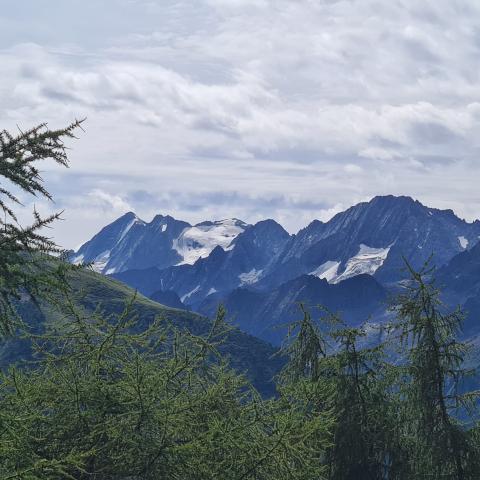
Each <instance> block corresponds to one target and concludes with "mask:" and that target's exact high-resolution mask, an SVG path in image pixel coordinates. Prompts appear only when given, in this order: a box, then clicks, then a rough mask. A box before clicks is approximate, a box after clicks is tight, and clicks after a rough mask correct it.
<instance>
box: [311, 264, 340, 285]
mask: <svg viewBox="0 0 480 480" xmlns="http://www.w3.org/2000/svg"><path fill="white" fill-rule="evenodd" d="M339 266H340V262H334V261H332V260H328V261H327V262H325V263H322V264H321V265H320V266H319V267H317V268H316V269H315V270H313V272H310V275H315V276H316V277H318V278H324V279H325V280H326V281H327V282H331V281H332V280H334V279H335V277H336V276H337V271H338V267H339Z"/></svg>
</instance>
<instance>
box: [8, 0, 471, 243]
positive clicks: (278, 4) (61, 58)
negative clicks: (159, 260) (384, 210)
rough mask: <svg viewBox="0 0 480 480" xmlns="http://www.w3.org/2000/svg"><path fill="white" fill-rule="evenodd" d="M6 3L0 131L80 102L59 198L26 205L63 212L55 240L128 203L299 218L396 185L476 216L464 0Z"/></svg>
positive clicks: (57, 173)
mask: <svg viewBox="0 0 480 480" xmlns="http://www.w3.org/2000/svg"><path fill="white" fill-rule="evenodd" d="M0 15H1V16H0V75H1V78H2V80H1V82H0V129H3V128H7V129H10V130H15V129H16V128H17V125H18V126H19V127H21V128H23V129H25V128H28V127H30V126H33V125H34V124H36V123H39V122H43V121H47V122H48V123H49V125H50V126H51V127H52V128H55V127H60V126H64V125H65V124H67V123H69V122H70V121H72V120H73V119H74V118H82V117H87V121H86V123H85V130H86V131H85V133H83V132H79V139H78V140H75V141H72V142H71V143H69V146H71V147H72V151H71V152H70V158H71V168H70V170H64V169H60V168H56V167H52V166H51V165H47V164H44V165H43V166H42V168H43V170H44V174H43V176H44V177H45V179H46V180H47V186H48V187H49V188H50V190H51V191H52V193H53V195H54V197H55V199H56V203H55V204H48V203H46V202H43V201H37V202H35V203H36V206H37V208H38V209H39V210H40V211H42V212H44V213H47V212H50V211H56V210H64V211H65V213H64V218H65V222H61V223H59V224H58V225H57V227H56V228H55V230H54V231H53V234H54V235H55V238H56V239H57V240H58V241H59V242H60V243H61V244H63V245H64V246H66V247H75V246H77V245H78V244H80V243H82V242H83V241H85V240H86V239H88V238H89V237H91V236H92V234H94V233H95V232H96V231H98V229H99V228H100V227H101V226H103V225H105V224H107V223H108V222H110V221H112V220H113V219H115V218H116V217H118V216H119V215H121V214H122V213H125V212H127V211H130V210H132V211H135V212H136V213H137V214H138V215H140V216H141V217H142V218H144V219H145V220H150V219H151V218H152V217H153V215H154V214H155V213H161V214H170V215H172V216H174V217H176V218H180V219H184V220H187V221H189V222H191V223H196V222H200V221H202V220H205V219H221V218H232V217H236V218H240V219H242V220H244V221H246V222H249V223H254V222H256V221H258V220H260V219H263V218H273V219H275V220H277V221H278V222H280V223H281V224H282V225H284V226H285V227H286V228H287V229H288V230H289V231H291V232H295V231H296V230H297V229H298V228H300V227H303V226H304V225H306V224H307V223H308V222H309V221H310V220H312V219H314V218H319V219H322V220H326V219H328V218H330V217H331V216H332V215H333V214H334V213H336V212H338V211H340V210H343V209H345V208H346V207H348V206H350V205H352V204H354V203H357V202H359V201H362V200H367V199H369V198H371V197H373V196H375V195H383V194H389V193H391V194H395V195H410V196H413V197H414V198H417V199H419V200H420V201H422V202H423V203H424V204H427V205H429V206H432V207H438V208H452V209H453V210H454V211H455V212H456V213H457V214H458V215H459V216H461V217H464V218H466V219H467V220H472V219H474V218H478V217H480V195H479V194H478V191H479V190H478V184H479V179H480V158H479V155H478V152H479V144H480V128H479V120H480V70H479V68H478V59H479V58H480V29H479V25H480V2H478V1H476V0H471V1H455V2H452V1H451V0H435V1H433V0H432V1H425V2H418V1H415V0H409V1H407V0H400V1H396V2H386V1H371V0H358V1H354V0H351V1H335V0H323V1H311V0H296V1H291V0H271V1H270V0H190V1H171V0H157V1H147V0H108V1H107V0H95V1H94V0H82V1H80V0H71V1H68V2H66V1H64V0H63V1H60V0H48V1H47V0H27V1H22V2H6V5H4V6H3V8H2V12H1V14H0ZM25 202H26V203H27V207H31V206H32V204H33V202H31V199H28V200H27V199H25ZM30 202H31V203H30Z"/></svg>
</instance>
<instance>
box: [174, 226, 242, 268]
mask: <svg viewBox="0 0 480 480" xmlns="http://www.w3.org/2000/svg"><path fill="white" fill-rule="evenodd" d="M246 227H247V224H246V223H245V222H242V221H241V220H238V219H236V218H230V219H225V220H218V221H216V222H202V223H199V224H197V225H195V226H193V227H187V228H185V230H184V231H183V232H182V233H181V234H180V236H179V237H178V238H177V239H175V240H174V242H173V248H174V249H175V250H176V251H177V252H178V254H179V255H180V257H181V258H182V260H181V261H180V262H178V265H183V264H189V265H193V264H194V263H195V262H196V261H197V260H198V259H199V258H205V257H208V255H210V253H211V252H212V250H213V249H214V248H215V247H222V248H223V249H224V250H229V249H230V248H231V244H232V242H233V240H235V238H236V237H237V236H238V235H239V234H240V233H242V232H243V231H244V230H245V228H246Z"/></svg>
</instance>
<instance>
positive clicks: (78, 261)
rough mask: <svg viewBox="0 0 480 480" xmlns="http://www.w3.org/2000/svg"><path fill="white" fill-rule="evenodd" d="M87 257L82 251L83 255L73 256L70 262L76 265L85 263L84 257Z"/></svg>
mask: <svg viewBox="0 0 480 480" xmlns="http://www.w3.org/2000/svg"><path fill="white" fill-rule="evenodd" d="M84 258H85V255H84V254H83V253H82V254H81V255H76V256H75V257H73V258H72V259H71V260H70V262H71V263H73V264H74V265H80V264H81V263H83V259H84Z"/></svg>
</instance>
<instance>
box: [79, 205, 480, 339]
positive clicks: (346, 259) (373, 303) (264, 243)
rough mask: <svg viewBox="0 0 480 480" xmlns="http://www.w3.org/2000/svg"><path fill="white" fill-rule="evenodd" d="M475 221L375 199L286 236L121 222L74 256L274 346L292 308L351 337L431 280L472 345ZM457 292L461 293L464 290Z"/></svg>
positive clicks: (479, 288)
mask: <svg viewBox="0 0 480 480" xmlns="http://www.w3.org/2000/svg"><path fill="white" fill-rule="evenodd" d="M479 239H480V221H478V220H477V221H475V222H473V223H468V222H466V221H464V220H462V219H460V218H458V217H457V216H456V215H455V214H454V212H453V211H452V210H438V209H435V208H429V207H426V206H424V205H422V204H421V203H420V202H418V201H416V200H413V199H412V198H410V197H404V196H402V197H395V196H381V197H375V198H373V199H372V200H371V201H369V202H365V203H359V204H358V205H355V206H353V207H351V208H349V209H348V210H346V211H344V212H341V213H339V214H337V215H335V216H334V217H333V218H332V219H331V220H329V221H328V222H321V221H318V220H315V221H313V222H312V223H310V224H309V225H308V226H306V227H305V228H304V229H302V230H300V231H299V232H298V233H297V234H295V235H290V234H289V233H288V232H287V231H286V230H285V229H284V228H283V227H282V226H281V225H279V224H278V223H277V222H275V221H274V220H264V221H260V222H258V223H256V224H254V225H249V224H246V223H245V222H243V221H241V220H238V219H227V220H220V221H206V222H202V223H199V224H197V225H190V224H189V223H187V222H185V221H181V220H176V219H174V218H172V217H170V216H162V215H157V216H156V217H155V218H154V219H153V220H152V221H151V222H149V223H148V222H145V221H143V220H141V219H140V218H138V217H137V216H136V215H135V214H134V213H131V212H130V213H127V214H125V215H123V216H122V217H120V218H118V219H117V220H116V221H114V222H113V223H111V224H110V225H108V226H106V227H104V228H103V229H102V230H101V231H100V232H99V233H98V234H96V235H95V236H94V237H93V238H92V239H91V240H89V241H88V242H86V243H85V244H84V245H82V246H81V247H80V248H79V249H78V251H76V252H73V253H72V254H71V256H70V260H71V261H72V262H73V263H90V264H91V265H92V268H93V269H94V270H96V271H97V272H99V273H103V274H105V275H109V276H112V277H114V278H115V279H117V280H120V281H121V282H123V283H125V284H127V285H129V286H131V287H133V288H134V289H137V290H138V291H139V292H141V293H142V294H144V295H145V296H147V297H150V299H152V300H154V301H156V302H158V303H161V304H163V305H166V306H169V307H174V308H180V309H185V310H191V311H194V312H198V313H201V314H204V315H208V316H211V315H213V313H214V312H215V310H216V308H217V307H218V305H219V304H220V303H221V304H224V305H225V307H226V308H227V311H228V312H229V314H230V316H231V318H232V321H233V323H234V324H235V325H236V326H238V327H239V328H240V329H241V330H243V331H245V332H247V333H250V334H252V335H255V336H257V337H260V338H261V339H263V340H267V341H269V342H271V343H273V344H279V343H280V342H281V340H282V339H283V338H284V336H285V332H286V326H285V325H286V324H288V323H289V322H291V321H293V320H295V319H296V318H298V315H299V313H298V304H299V303H304V304H306V305H307V306H309V307H311V308H312V307H314V306H317V305H322V306H324V307H326V308H328V309H329V310H331V311H335V312H339V313H341V314H342V316H343V318H344V319H345V320H346V321H347V322H348V323H349V324H352V325H358V324H363V323H365V322H366V321H369V322H370V323H373V324H375V323H381V322H383V321H384V320H385V319H386V318H388V315H389V313H388V309H387V302H388V300H389V298H391V297H392V295H394V294H395V293H396V292H397V291H398V287H399V286H400V285H401V283H402V281H403V280H405V278H407V277H408V275H409V274H408V272H407V270H406V268H405V261H404V259H406V260H407V261H408V262H409V263H410V265H411V266H412V267H413V268H414V269H420V268H422V266H423V265H424V264H425V262H428V261H429V262H430V264H431V266H435V267H436V268H437V269H438V275H437V276H438V280H439V282H440V284H441V286H442V287H443V289H444V292H445V293H444V296H445V298H446V299H447V301H448V303H449V304H459V305H462V306H464V307H465V309H466V313H467V321H466V325H465V328H466V332H468V334H469V335H476V334H478V333H480V330H479V327H478V322H477V321H476V320H475V318H476V317H475V316H476V315H477V313H480V301H478V294H479V292H480V269H479V265H480V244H479ZM465 285H468V288H467V289H465V288H464V287H465Z"/></svg>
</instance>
